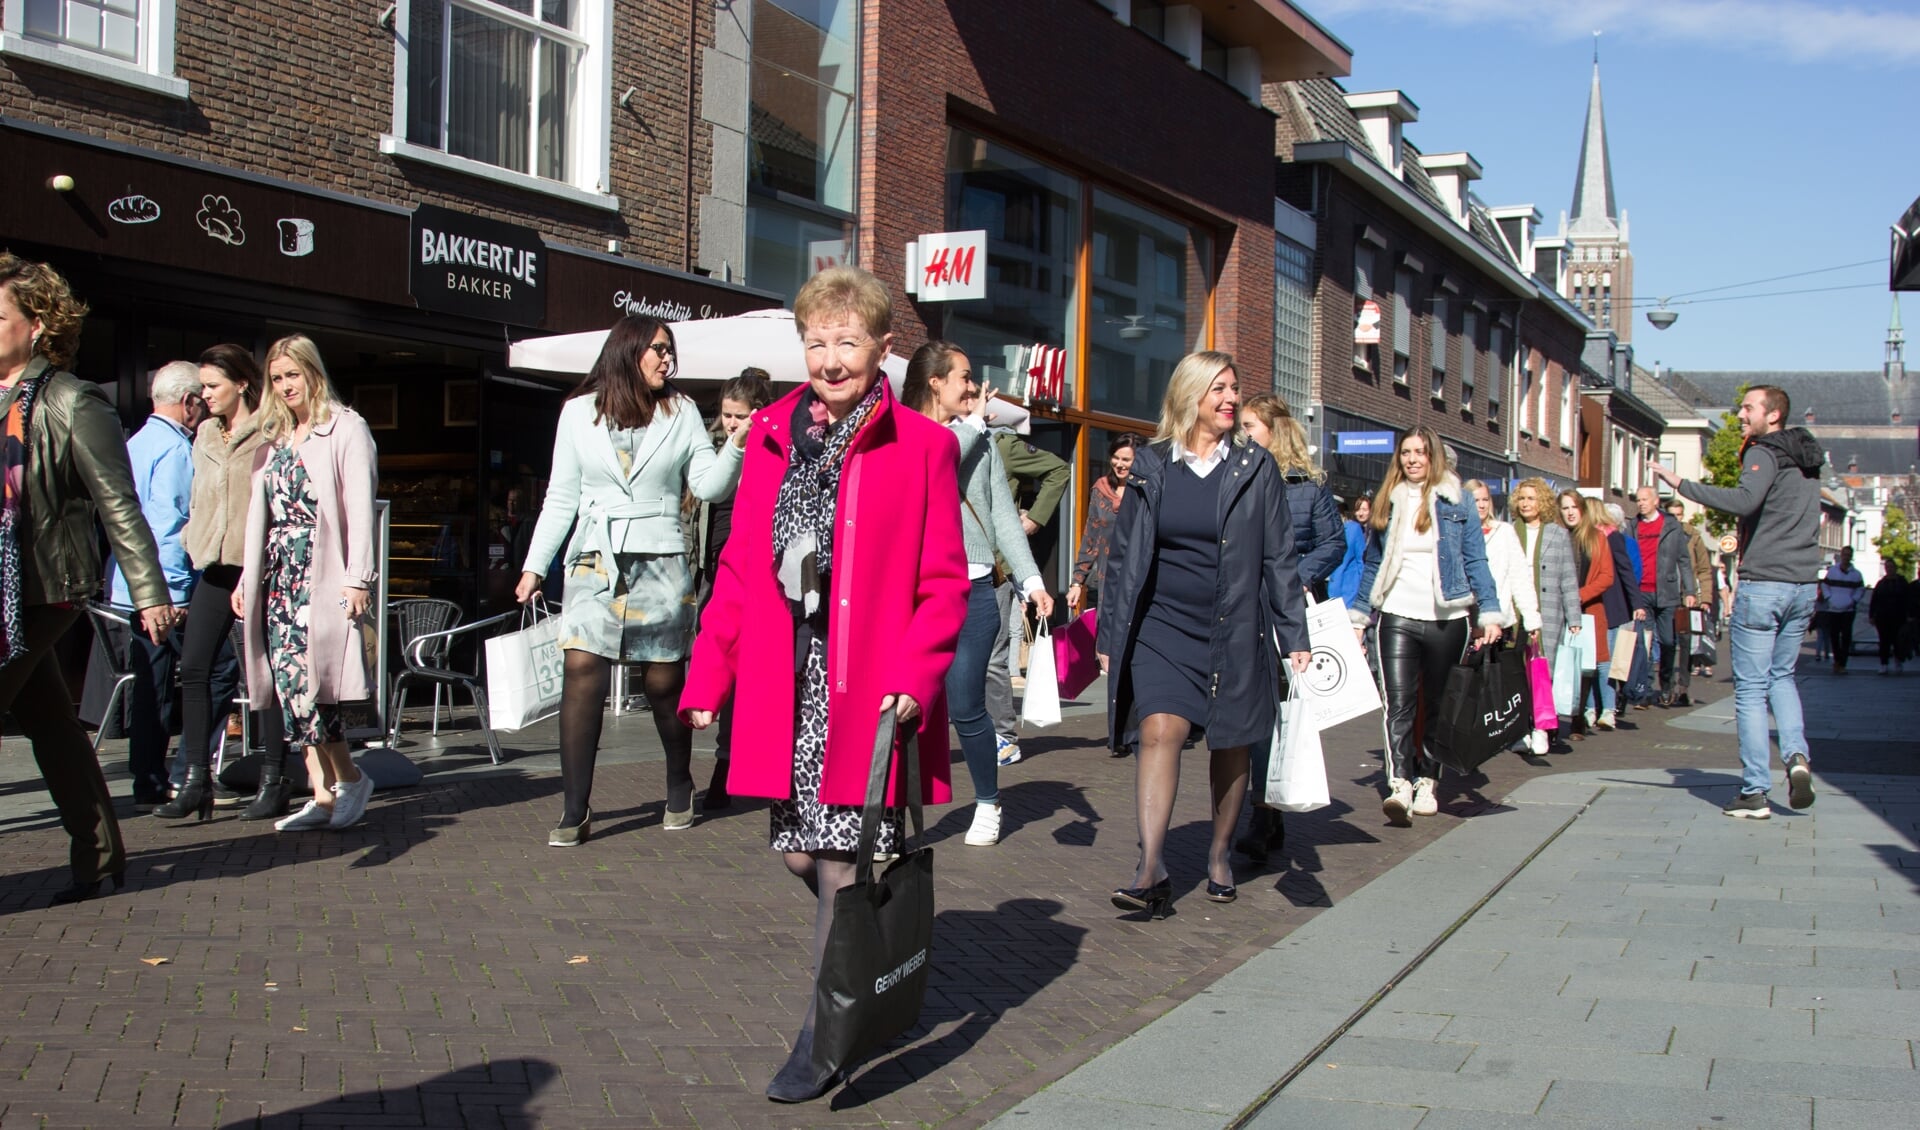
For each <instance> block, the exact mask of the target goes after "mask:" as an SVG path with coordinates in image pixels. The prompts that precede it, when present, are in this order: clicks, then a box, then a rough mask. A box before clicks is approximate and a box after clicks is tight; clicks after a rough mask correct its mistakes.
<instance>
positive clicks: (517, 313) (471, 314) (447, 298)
mask: <svg viewBox="0 0 1920 1130" xmlns="http://www.w3.org/2000/svg"><path fill="white" fill-rule="evenodd" d="M411 247H412V250H411V252H410V253H409V257H410V258H411V260H412V269H411V271H410V272H409V276H410V289H411V290H412V292H413V300H414V302H415V303H416V304H417V305H418V306H419V307H420V308H421V309H422V310H434V311H438V312H439V313H442V314H458V315H461V316H462V317H467V318H478V319H480V320H482V321H488V322H504V323H507V324H509V325H516V326H540V325H544V324H545V323H546V320H547V245H546V244H545V243H544V242H543V241H542V240H541V239H540V234H539V233H538V232H536V231H533V230H532V229H530V228H523V227H519V226H517V225H514V224H504V223H501V222H500V221H498V220H489V219H486V218H484V217H481V216H469V215H466V214H465V213H461V212H454V211H450V210H448V209H446V208H438V207H435V206H434V205H431V204H422V205H420V206H419V207H417V208H415V209H414V210H413V239H412V241H411Z"/></svg>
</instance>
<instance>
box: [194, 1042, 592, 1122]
mask: <svg viewBox="0 0 1920 1130" xmlns="http://www.w3.org/2000/svg"><path fill="white" fill-rule="evenodd" d="M559 1077H560V1069H559V1068H557V1067H555V1066H554V1065H553V1064H551V1063H548V1062H547V1061H546V1060H543V1059H500V1060H494V1061H493V1062H492V1063H490V1064H487V1065H486V1066H484V1067H481V1066H476V1067H469V1068H464V1069H462V1070H459V1071H448V1072H443V1073H442V1074H439V1075H436V1076H434V1077H433V1078H431V1079H427V1080H424V1081H422V1082H419V1083H415V1084H413V1085H412V1086H402V1087H396V1088H393V1089H380V1090H373V1091H355V1092H353V1093H352V1094H346V1095H342V1096H340V1097H339V1098H337V1099H328V1100H326V1101H325V1102H318V1103H313V1104H311V1105H309V1106H303V1107H299V1108H296V1109H294V1110H283V1111H277V1112H275V1113H273V1114H256V1115H254V1116H253V1117H251V1118H243V1119H236V1120H234V1121H231V1122H223V1123H221V1126H222V1130H243V1128H245V1127H252V1128H254V1130H309V1128H311V1127H315V1126H498V1127H503V1128H507V1127H523V1126H524V1127H532V1126H538V1125H542V1121H541V1119H540V1118H539V1116H538V1115H536V1114H535V1113H534V1112H532V1111H531V1110H529V1109H528V1106H529V1104H530V1103H531V1102H532V1100H533V1099H534V1098H535V1097H537V1096H538V1095H539V1094H540V1092H541V1091H544V1090H546V1089H547V1087H548V1086H550V1085H551V1084H552V1083H553V1082H554V1081H555V1080H556V1079H558V1078H559Z"/></svg>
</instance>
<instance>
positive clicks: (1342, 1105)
mask: <svg viewBox="0 0 1920 1130" xmlns="http://www.w3.org/2000/svg"><path fill="white" fill-rule="evenodd" d="M1426 1115H1427V1108H1426V1107H1420V1106H1394V1105H1391V1104H1388V1103H1377V1102H1339V1101H1336V1100H1333V1099H1311V1098H1305V1097H1302V1096H1298V1095H1292V1094H1284V1095H1281V1096H1279V1097H1278V1098H1276V1099H1274V1100H1273V1101H1272V1102H1271V1103H1268V1104H1267V1105H1266V1106H1265V1107H1263V1108H1261V1110H1260V1113H1259V1114H1257V1115H1255V1116H1254V1117H1253V1118H1252V1119H1251V1120H1249V1121H1248V1122H1247V1123H1246V1125H1247V1126H1248V1127H1249V1128H1250V1130H1291V1128H1295V1127H1301V1126H1311V1127H1314V1128H1315V1130H1412V1128H1413V1127H1415V1126H1420V1125H1424V1123H1423V1122H1422V1121H1421V1120H1422V1119H1424V1118H1425V1117H1426Z"/></svg>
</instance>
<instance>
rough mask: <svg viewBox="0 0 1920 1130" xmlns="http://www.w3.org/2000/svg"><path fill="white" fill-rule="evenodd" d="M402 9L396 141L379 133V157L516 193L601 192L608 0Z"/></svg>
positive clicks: (441, 2) (418, 3)
mask: <svg viewBox="0 0 1920 1130" xmlns="http://www.w3.org/2000/svg"><path fill="white" fill-rule="evenodd" d="M401 3H402V5H403V9H404V19H405V22H404V24H403V25H402V26H403V27H404V28H405V30H406V34H404V35H396V36H395V37H394V41H395V44H396V47H395V52H396V74H397V77H396V87H397V90H396V97H395V99H394V102H395V106H394V117H395V123H394V124H395V130H396V133H398V134H399V136H398V137H393V136H389V137H383V138H382V139H381V145H380V148H381V151H382V152H386V153H394V154H398V155H400V156H405V157H411V158H415V159H419V160H423V161H427V162H429V163H433V164H441V165H449V166H451V167H453V168H457V169H460V170H461V171H464V172H472V173H478V174H481V175H493V176H495V177H497V178H499V179H508V180H511V181H512V182H513V183H518V184H520V185H521V186H522V187H529V188H535V189H543V190H547V191H553V189H554V188H555V187H557V186H567V187H571V188H574V189H580V190H585V191H586V192H589V193H594V194H602V195H604V194H606V193H607V191H608V188H607V186H608V155H607V135H608V121H607V119H608V115H609V112H610V97H609V93H608V87H609V86H610V84H611V82H612V77H611V74H612V72H611V70H610V67H609V59H610V53H609V51H608V49H607V47H606V46H605V44H606V43H607V42H609V41H610V39H611V36H610V34H609V32H610V30H611V27H610V25H611V18H610V11H609V7H608V2H607V0H401ZM560 194H561V195H568V194H567V193H564V192H562V193H560ZM592 202H593V203H596V204H598V205H600V206H602V207H606V206H609V205H608V204H607V203H606V202H602V201H592ZM611 206H614V207H617V203H616V204H612V205H611Z"/></svg>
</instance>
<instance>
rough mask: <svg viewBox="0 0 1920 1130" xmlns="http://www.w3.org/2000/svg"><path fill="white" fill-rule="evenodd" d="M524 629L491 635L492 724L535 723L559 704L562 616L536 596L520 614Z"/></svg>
mask: <svg viewBox="0 0 1920 1130" xmlns="http://www.w3.org/2000/svg"><path fill="white" fill-rule="evenodd" d="M520 617H521V619H520V624H521V627H520V630H519V631H517V632H507V633H505V634H504V635H498V636H495V637H493V638H492V639H490V640H488V641H487V724H488V725H489V726H491V727H493V728H494V729H496V730H518V729H521V728H522V727H525V726H531V725H532V724H533V723H535V722H538V721H539V720H541V719H542V718H546V717H548V716H549V715H551V714H553V713H555V712H556V711H558V710H559V709H560V681H561V676H562V675H563V674H564V672H565V670H566V668H565V665H564V661H563V660H562V658H561V655H560V617H558V616H556V615H554V614H553V613H552V612H551V611H550V610H549V609H548V608H547V606H546V602H545V601H539V600H536V601H535V602H533V603H532V604H529V605H527V606H526V608H525V609H523V610H522V611H521V614H520Z"/></svg>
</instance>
